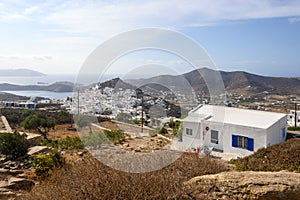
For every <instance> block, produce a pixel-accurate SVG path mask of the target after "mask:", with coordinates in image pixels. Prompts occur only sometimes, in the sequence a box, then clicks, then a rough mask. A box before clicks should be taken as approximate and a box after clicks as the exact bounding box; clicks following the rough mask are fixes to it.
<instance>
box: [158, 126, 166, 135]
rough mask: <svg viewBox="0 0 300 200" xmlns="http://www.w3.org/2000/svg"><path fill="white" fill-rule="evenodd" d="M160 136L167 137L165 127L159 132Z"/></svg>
mask: <svg viewBox="0 0 300 200" xmlns="http://www.w3.org/2000/svg"><path fill="white" fill-rule="evenodd" d="M159 133H160V134H162V135H165V134H167V133H168V130H167V129H166V128H165V127H162V128H161V129H160V131H159Z"/></svg>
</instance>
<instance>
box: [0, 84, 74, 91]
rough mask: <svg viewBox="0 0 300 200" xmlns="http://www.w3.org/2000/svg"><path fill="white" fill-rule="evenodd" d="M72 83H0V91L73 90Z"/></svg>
mask: <svg viewBox="0 0 300 200" xmlns="http://www.w3.org/2000/svg"><path fill="white" fill-rule="evenodd" d="M73 86H74V84H73V83H71V82H56V83H53V84H51V85H14V84H8V83H0V91H26V90H40V91H50V92H73Z"/></svg>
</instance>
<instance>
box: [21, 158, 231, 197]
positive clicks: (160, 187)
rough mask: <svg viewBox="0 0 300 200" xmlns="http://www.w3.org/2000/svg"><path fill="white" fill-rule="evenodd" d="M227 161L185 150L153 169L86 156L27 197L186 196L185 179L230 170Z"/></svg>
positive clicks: (60, 170) (37, 187) (58, 172)
mask: <svg viewBox="0 0 300 200" xmlns="http://www.w3.org/2000/svg"><path fill="white" fill-rule="evenodd" d="M227 170H228V167H227V165H226V164H224V162H222V161H219V160H214V159H211V158H209V157H205V158H202V159H201V158H199V157H198V155H197V154H194V153H184V154H183V155H182V156H181V158H179V159H178V160H177V161H175V162H174V163H173V164H171V165H169V166H167V167H165V168H163V169H161V170H158V171H153V172H149V173H142V174H134V173H125V172H121V171H118V170H115V169H112V168H110V167H108V166H106V165H104V164H102V163H101V162H99V161H98V160H97V159H95V158H93V157H90V156H85V157H84V158H83V159H80V160H79V161H76V162H75V164H72V165H71V166H69V167H68V168H62V169H58V170H55V171H54V173H53V174H52V176H50V177H49V178H47V179H46V180H45V181H43V182H42V183H41V184H40V185H37V186H36V187H35V188H33V190H32V191H31V192H30V194H29V195H27V196H25V197H26V198H27V199H33V200H34V199H39V200H40V199H183V198H184V197H185V194H184V191H183V190H182V187H183V183H184V182H185V181H187V180H189V179H191V178H193V177H195V176H199V175H204V174H215V173H219V172H222V171H227Z"/></svg>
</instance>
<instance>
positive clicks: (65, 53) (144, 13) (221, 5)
mask: <svg viewBox="0 0 300 200" xmlns="http://www.w3.org/2000/svg"><path fill="white" fill-rule="evenodd" d="M274 17H288V18H289V22H290V23H295V22H298V21H300V1H299V0H291V1H284V2H283V1H271V0H218V1H212V0H201V1H200V0H185V1H184V0H172V1H170V0H167V1H166V0H152V1H139V0H132V1H122V0H118V1H115V0H112V1H93V0H86V1H80V0H69V1H63V0H52V1H45V2H41V3H30V2H29V1H21V0H3V1H1V3H0V25H1V22H2V21H5V22H8V24H9V23H10V22H14V23H15V22H18V23H19V24H20V25H21V26H20V27H21V28H19V29H18V25H19V24H17V25H16V26H15V29H16V31H15V32H14V33H13V34H7V35H13V36H11V37H15V38H10V40H11V41H9V40H7V38H4V37H2V40H0V42H1V44H2V49H3V50H4V49H5V48H6V49H5V52H13V53H15V52H18V54H20V55H21V54H22V53H24V55H25V56H23V57H26V61H28V64H27V65H28V66H35V67H38V66H39V64H40V62H39V61H37V60H39V58H41V57H43V55H50V56H51V57H52V59H49V60H47V59H45V58H42V60H43V62H49V63H48V64H45V65H43V66H49V67H50V66H56V65H57V66H58V67H59V66H64V67H65V68H66V69H68V70H71V69H73V67H74V66H76V67H77V66H79V65H80V64H81V63H82V62H83V61H84V58H86V57H87V56H88V54H89V53H90V52H91V51H92V50H93V49H94V48H95V47H97V45H99V44H100V43H101V42H102V41H104V40H105V39H109V38H110V37H111V36H113V35H115V34H118V33H120V32H124V31H128V30H132V29H136V28H141V27H163V28H170V29H173V30H181V29H185V28H186V27H198V26H211V25H218V24H222V23H224V22H228V21H230V22H231V21H242V20H248V19H261V18H274ZM28 20H30V21H29V22H30V23H28V24H30V26H29V27H26V26H27V25H28V24H26V25H24V24H25V23H24V24H22V23H23V22H24V21H26V22H27V21H28ZM4 24H6V23H4ZM1 28H2V27H1ZM3 30H5V29H3ZM1 31H2V29H1ZM17 31H19V32H20V33H22V34H23V32H24V36H23V35H21V34H20V37H17V38H16V34H15V33H16V32H17ZM26 31H28V32H26ZM26 34H27V35H26ZM17 36H19V35H17ZM23 37H24V38H23ZM15 40H18V43H17V42H16V41H15ZM3 43H6V46H5V45H4V46H3ZM14 44H16V46H13V45H14ZM17 45H20V46H17ZM24 46H26V48H25V49H26V50H24ZM7 49H10V51H8V50H7ZM22 51H23V52H22ZM3 52H4V51H3ZM28 54H32V55H28ZM37 54H40V55H42V56H41V57H40V56H37V57H36V59H33V58H35V56H36V55H37ZM34 61H37V62H38V64H36V63H35V62H34ZM7 64H11V65H13V62H11V60H10V61H9V60H7ZM23 64H24V63H21V62H19V63H17V64H16V65H17V66H19V65H20V66H21V65H23ZM61 69H62V68H61ZM50 70H51V69H49V71H50ZM73 71H74V70H73Z"/></svg>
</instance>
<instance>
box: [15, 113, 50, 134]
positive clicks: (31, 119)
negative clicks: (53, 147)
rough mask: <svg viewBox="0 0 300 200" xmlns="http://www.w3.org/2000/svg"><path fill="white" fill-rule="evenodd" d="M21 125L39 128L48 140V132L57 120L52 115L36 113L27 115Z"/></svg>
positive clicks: (26, 127)
mask: <svg viewBox="0 0 300 200" xmlns="http://www.w3.org/2000/svg"><path fill="white" fill-rule="evenodd" d="M21 125H22V126H23V127H24V128H25V129H28V130H37V131H38V132H39V133H40V134H41V135H42V136H43V137H44V138H45V139H46V140H48V138H47V133H48V132H49V131H50V130H51V129H53V128H54V127H55V121H54V120H53V119H52V118H50V117H47V116H45V115H42V114H40V113H35V114H32V115H29V116H28V117H26V119H25V120H24V121H23V122H22V123H21Z"/></svg>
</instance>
